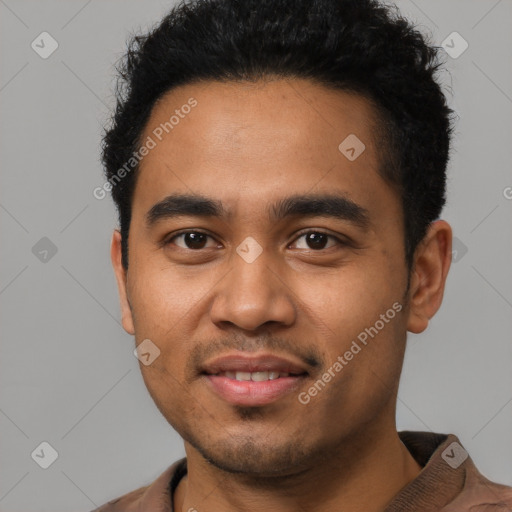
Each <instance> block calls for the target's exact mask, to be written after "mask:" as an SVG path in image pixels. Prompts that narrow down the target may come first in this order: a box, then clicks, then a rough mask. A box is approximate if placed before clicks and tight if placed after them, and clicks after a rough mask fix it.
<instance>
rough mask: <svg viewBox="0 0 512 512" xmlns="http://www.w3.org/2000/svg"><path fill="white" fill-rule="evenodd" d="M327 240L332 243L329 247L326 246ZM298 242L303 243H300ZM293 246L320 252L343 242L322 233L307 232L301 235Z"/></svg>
mask: <svg viewBox="0 0 512 512" xmlns="http://www.w3.org/2000/svg"><path fill="white" fill-rule="evenodd" d="M329 239H331V240H332V241H334V242H333V243H331V244H330V245H328V244H329ZM300 240H303V241H302V242H300ZM294 244H295V245H296V248H297V249H313V250H322V249H329V248H330V247H333V246H335V245H337V244H338V245H339V244H343V242H342V241H341V240H339V239H338V238H336V237H335V236H333V235H329V234H327V233H323V232H322V231H308V232H307V233H302V235H300V236H299V237H298V238H297V239H296V240H295V242H294Z"/></svg>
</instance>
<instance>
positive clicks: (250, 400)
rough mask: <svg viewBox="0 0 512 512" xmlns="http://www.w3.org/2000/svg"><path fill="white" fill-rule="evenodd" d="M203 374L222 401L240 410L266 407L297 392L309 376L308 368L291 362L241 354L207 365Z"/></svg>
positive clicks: (296, 362)
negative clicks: (242, 407)
mask: <svg viewBox="0 0 512 512" xmlns="http://www.w3.org/2000/svg"><path fill="white" fill-rule="evenodd" d="M201 374H202V375H203V377H205V382H206V383H207V384H208V386H209V388H210V390H211V391H213V392H214V393H215V394H216V395H217V396H218V397H220V398H221V399H222V400H224V401H226V402H228V403H230V404H232V405H238V406H246V407H257V406H263V405H267V404H270V403H273V402H276V401H277V400H280V399H282V398H284V397H285V396H286V395H289V394H290V393H292V392H293V391H296V390H297V389H298V388H299V387H300V386H301V384H302V382H303V381H304V379H305V378H306V377H307V376H308V375H309V373H308V371H307V370H306V368H305V366H304V365H303V364H301V363H300V362H299V361H296V360H294V359H291V358H282V357H278V356H274V355H270V354H264V355H259V356H255V355H251V356H248V355H243V354H242V353H240V352H238V353H237V354H231V355H228V356H223V357H220V358H216V359H214V360H212V361H210V362H207V363H206V364H205V365H204V367H203V368H202V371H201Z"/></svg>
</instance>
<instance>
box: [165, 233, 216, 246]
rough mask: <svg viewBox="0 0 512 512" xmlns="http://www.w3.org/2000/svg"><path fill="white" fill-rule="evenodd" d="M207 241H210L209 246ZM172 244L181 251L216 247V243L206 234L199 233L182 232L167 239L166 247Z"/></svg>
mask: <svg viewBox="0 0 512 512" xmlns="http://www.w3.org/2000/svg"><path fill="white" fill-rule="evenodd" d="M208 239H210V245H208ZM171 243H173V244H174V245H177V246H178V247H180V248H181V249H191V250H198V249H205V248H209V247H218V243H216V242H215V240H214V239H213V238H212V237H211V236H210V235H207V234H206V233H203V232H201V231H184V232H181V233H179V234H177V235H174V236H173V237H171V238H169V239H168V240H167V242H166V243H165V244H166V245H169V244H171Z"/></svg>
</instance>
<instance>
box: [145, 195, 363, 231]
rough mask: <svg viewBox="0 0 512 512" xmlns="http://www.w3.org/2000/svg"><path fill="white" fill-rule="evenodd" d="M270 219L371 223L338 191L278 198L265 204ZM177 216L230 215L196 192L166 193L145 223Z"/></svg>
mask: <svg viewBox="0 0 512 512" xmlns="http://www.w3.org/2000/svg"><path fill="white" fill-rule="evenodd" d="M267 211H268V213H269V218H270V220H271V221H274V222H275V221H279V220H283V219H285V218H288V217H296V216H302V217H331V218H335V219H339V220H344V221H349V222H351V223H353V224H355V225H356V226H358V227H360V228H367V227H368V226H369V224H370V216H369V212H368V210H367V209H366V208H364V207H362V206H361V205H359V204H357V203H355V202H354V201H352V200H351V199H349V198H348V197H345V196H343V195H338V194H303V195H293V196H289V197H285V198H283V199H280V200H278V201H277V202H275V203H273V204H271V205H269V207H268V210H267ZM180 216H193V217H216V218H226V219H227V218H229V217H230V216H231V215H230V212H228V211H227V210H226V209H225V208H224V206H223V205H222V203H221V202H220V201H218V200H215V199H211V198H209V197H205V196H202V195H196V194H172V195H170V196H167V197H165V198H164V199H162V200H161V201H159V202H158V203H156V204H155V205H153V207H152V208H151V209H150V210H149V211H148V212H147V214H146V223H147V225H148V227H152V226H153V225H155V224H156V223H157V222H159V221H161V220H165V219H171V218H174V217H180Z"/></svg>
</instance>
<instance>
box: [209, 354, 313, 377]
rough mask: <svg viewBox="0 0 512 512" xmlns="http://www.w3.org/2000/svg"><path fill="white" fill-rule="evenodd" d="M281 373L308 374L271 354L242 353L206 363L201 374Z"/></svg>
mask: <svg viewBox="0 0 512 512" xmlns="http://www.w3.org/2000/svg"><path fill="white" fill-rule="evenodd" d="M228 371H232V372H234V371H240V372H265V371H268V372H281V373H291V374H293V375H302V374H304V373H308V371H307V369H306V368H305V367H304V366H303V365H302V364H301V363H299V362H298V361H296V360H293V359H287V358H284V357H280V356H275V355H272V354H260V355H246V354H242V353H237V354H229V355H225V356H220V357H216V358H214V359H212V360H210V361H207V362H206V363H205V364H204V366H203V368H202V373H206V374H208V375H216V374H218V373H222V372H228Z"/></svg>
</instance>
